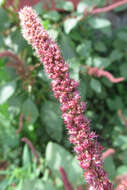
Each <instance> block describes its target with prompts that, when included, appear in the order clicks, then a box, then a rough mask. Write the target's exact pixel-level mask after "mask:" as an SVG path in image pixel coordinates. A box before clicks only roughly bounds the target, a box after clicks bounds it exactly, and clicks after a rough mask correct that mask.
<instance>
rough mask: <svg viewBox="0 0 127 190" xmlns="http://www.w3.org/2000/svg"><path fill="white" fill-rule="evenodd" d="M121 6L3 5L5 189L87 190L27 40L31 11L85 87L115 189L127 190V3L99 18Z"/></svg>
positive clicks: (1, 182)
mask: <svg viewBox="0 0 127 190" xmlns="http://www.w3.org/2000/svg"><path fill="white" fill-rule="evenodd" d="M122 1H123V0H122ZM122 1H121V2H122ZM117 2H118V3H119V2H120V1H119V0H117V1H116V0H112V1H108V0H95V1H91V0H84V1H80V0H68V1H64V0H54V1H53V0H0V147H1V148H0V190H13V189H14V190H31V189H32V190H64V189H65V190H67V186H66V184H65V181H66V182H67V181H68V182H69V185H70V187H69V188H70V189H68V190H87V189H88V187H87V186H86V184H85V181H84V179H83V174H82V170H81V169H80V167H79V166H78V162H77V160H76V157H75V155H74V152H73V147H72V145H71V144H70V143H69V141H68V134H67V130H66V128H65V126H64V124H63V120H62V119H61V111H60V108H59V103H58V102H57V101H56V99H55V98H54V97H53V93H52V92H51V87H50V80H49V79H48V76H47V75H46V74H45V72H44V70H43V65H42V64H41V65H40V62H39V60H38V59H37V57H36V55H35V52H34V50H33V49H32V48H31V46H29V45H28V44H27V42H26V41H25V40H24V39H23V37H22V34H21V29H20V24H19V17H18V11H19V10H20V8H23V7H24V6H25V5H29V6H32V7H33V8H34V9H35V10H36V11H37V13H38V15H39V16H40V18H41V22H42V25H43V27H44V28H45V29H46V30H47V31H48V33H49V35H50V36H51V37H52V39H54V40H55V41H56V42H57V43H58V45H59V47H60V49H61V52H62V55H63V57H64V59H65V60H66V61H67V62H68V64H69V69H70V74H71V77H72V78H74V79H75V80H76V81H79V82H80V85H79V91H80V93H81V96H82V100H83V101H86V102H87V111H86V112H85V115H86V116H87V117H88V118H89V120H90V122H91V129H92V130H93V131H96V133H97V134H98V135H99V137H98V141H99V142H100V143H101V144H102V145H103V146H104V153H103V159H104V166H105V170H106V171H107V172H108V175H109V178H110V180H111V181H112V182H113V184H114V189H116V188H117V187H118V186H119V184H120V183H123V181H124V185H125V190H126V189H127V176H126V175H127V3H124V4H123V5H122V6H118V7H117V8H115V9H112V10H111V11H108V12H103V11H102V12H101V11H100V12H99V13H98V14H97V13H96V11H97V9H98V8H103V7H107V6H109V5H110V4H111V5H113V4H116V3H117ZM124 2H125V0H124ZM93 10H94V11H93ZM92 11H93V12H92ZM94 12H95V13H96V14H95V13H94ZM63 176H64V179H63Z"/></svg>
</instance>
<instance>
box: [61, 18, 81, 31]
mask: <svg viewBox="0 0 127 190" xmlns="http://www.w3.org/2000/svg"><path fill="white" fill-rule="evenodd" d="M80 19H81V17H76V18H68V19H66V20H65V21H64V31H65V33H66V34H69V33H70V32H71V30H72V29H74V28H75V27H76V26H77V24H78V22H79V21H80Z"/></svg>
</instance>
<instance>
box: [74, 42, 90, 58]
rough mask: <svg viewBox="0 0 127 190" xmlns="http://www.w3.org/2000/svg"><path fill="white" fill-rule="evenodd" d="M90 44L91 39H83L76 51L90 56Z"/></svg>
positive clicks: (84, 55)
mask: <svg viewBox="0 0 127 190" xmlns="http://www.w3.org/2000/svg"><path fill="white" fill-rule="evenodd" d="M91 46H92V44H91V41H89V40H85V41H84V42H83V43H81V44H79V45H78V46H77V53H78V54H79V55H80V56H82V57H84V58H86V57H88V56H90V53H91V51H92V47H91Z"/></svg>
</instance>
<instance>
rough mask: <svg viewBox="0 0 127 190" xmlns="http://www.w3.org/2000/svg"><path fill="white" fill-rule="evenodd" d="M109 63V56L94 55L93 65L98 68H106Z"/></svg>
mask: <svg viewBox="0 0 127 190" xmlns="http://www.w3.org/2000/svg"><path fill="white" fill-rule="evenodd" d="M110 64H111V60H110V59H109V58H104V57H94V58H93V65H94V66H95V67H98V68H106V67H108V66H109V65H110Z"/></svg>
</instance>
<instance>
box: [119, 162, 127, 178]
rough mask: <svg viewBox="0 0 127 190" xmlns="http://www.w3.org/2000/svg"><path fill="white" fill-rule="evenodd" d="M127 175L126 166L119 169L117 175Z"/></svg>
mask: <svg viewBox="0 0 127 190" xmlns="http://www.w3.org/2000/svg"><path fill="white" fill-rule="evenodd" d="M126 173H127V166H126V165H122V166H120V167H118V168H117V175H119V176H121V175H124V174H126Z"/></svg>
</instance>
